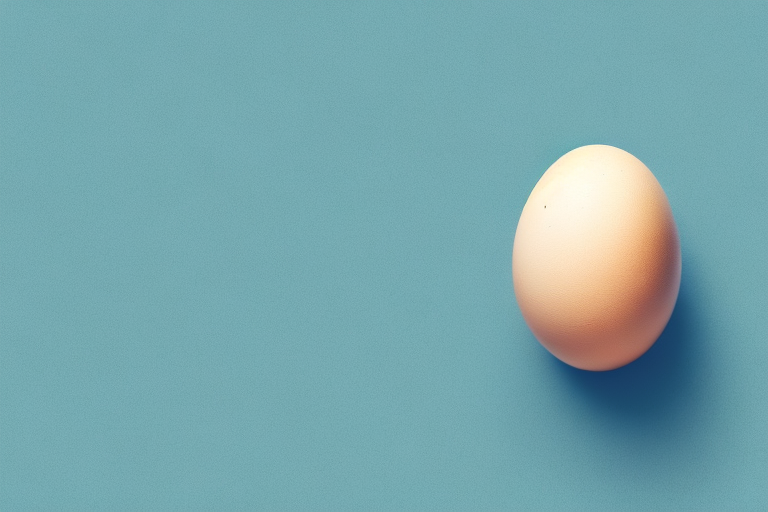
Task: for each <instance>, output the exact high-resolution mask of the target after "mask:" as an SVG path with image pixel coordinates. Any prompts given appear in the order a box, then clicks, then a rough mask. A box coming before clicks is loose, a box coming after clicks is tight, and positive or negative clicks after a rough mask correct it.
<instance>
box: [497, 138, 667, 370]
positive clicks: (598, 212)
mask: <svg viewBox="0 0 768 512" xmlns="http://www.w3.org/2000/svg"><path fill="white" fill-rule="evenodd" d="M681 270H682V259H681V252H680V240H679V237H678V232H677V226H676V225H675V220H674V217H673V216H672V209H671V207H670V204H669V201H668V199H667V196H666V194H665V193H664V190H663V189H662V188H661V185H660V184H659V182H658V181H657V180H656V177H655V176H654V175H653V173H652V172H651V171H650V170H649V169H648V168H647V167H646V166H645V165H644V164H643V163H642V162H641V161H640V160H638V159H637V158H635V157H634V156H633V155H631V154H630V153H627V152H626V151H623V150H621V149H618V148H615V147H612V146H606V145H590V146H583V147H580V148H577V149H574V150H573V151H570V152H568V153H566V154H565V155H563V156H562V157H560V159H558V160H557V161H556V162H555V163H554V164H552V166H551V167H550V168H549V169H547V171H546V172H545V173H544V175H543V176H542V177H541V179H540V180H539V181H538V183H537V184H536V186H535V187H534V188H533V191H532V192H531V195H530V196H529V197H528V201H527V202H526V204H525V206H524V208H523V212H522V214H521V215H520V220H519V222H518V225H517V230H516V232H515V240H514V246H513V250H512V277H513V285H514V291H515V296H516V298H517V302H518V305H519V306H520V310H521V312H522V315H523V318H524V319H525V321H526V323H527V324H528V326H529V327H530V329H531V331H532V332H533V334H534V336H535V337H536V339H537V340H538V341H539V342H540V343H541V344H542V345H543V346H544V347H545V348H546V349H547V350H549V351H550V352H551V353H552V354H553V355H554V356H555V357H557V358H558V359H560V360H561V361H563V362H565V363H567V364H569V365H571V366H574V367H576V368H581V369H583V370H593V371H604V370H612V369H615V368H618V367H621V366H624V365H626V364H628V363H630V362H632V361H634V360H635V359H637V358H638V357H640V356H641V355H643V354H644V353H645V352H646V351H647V350H648V349H649V348H650V347H651V346H652V345H653V344H654V343H655V342H656V340H657V339H658V337H659V335H660V334H661V333H662V331H663V330H664V327H665V326H666V324H667V322H668V321H669V318H670V316H671V315H672V310H673V309H674V307H675V303H676V301H677V296H678V292H679V289H680V275H681Z"/></svg>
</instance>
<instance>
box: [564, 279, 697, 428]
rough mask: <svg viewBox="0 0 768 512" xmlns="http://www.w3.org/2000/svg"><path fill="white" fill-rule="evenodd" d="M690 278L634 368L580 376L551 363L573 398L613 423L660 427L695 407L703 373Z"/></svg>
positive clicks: (574, 370) (632, 366) (587, 372)
mask: <svg viewBox="0 0 768 512" xmlns="http://www.w3.org/2000/svg"><path fill="white" fill-rule="evenodd" d="M690 292H691V276H690V275H689V274H688V273H686V272H685V271H684V273H683V276H682V279H681V285H680V293H679V295H678V299H677V303H676V304H675V309H674V311H673V312H672V316H671V317H670V319H669V322H668V323H667V326H666V328H665V329H664V331H663V332H662V334H661V336H659V339H658V340H657V341H656V343H654V345H653V346H652V347H651V348H650V349H649V350H648V351H647V352H646V353H645V354H643V355H642V356H641V357H640V358H638V359H637V360H635V361H633V362H632V363H630V364H628V365H626V366H623V367H621V368H617V369H616V370H611V371H605V372H592V371H586V370H579V369H577V368H574V367H572V366H569V365H567V364H565V363H562V362H561V361H559V360H557V359H555V358H554V357H553V358H551V360H552V364H553V365H554V366H555V368H556V373H557V374H559V375H560V376H561V377H563V378H564V379H565V380H566V382H567V383H568V384H569V388H570V389H571V390H572V392H573V393H575V395H576V397H575V398H580V399H583V400H585V401H586V402H588V403H589V404H590V405H591V406H593V407H594V408H596V409H597V410H603V411H604V412H605V413H606V414H609V415H611V416H614V417H626V418H628V419H633V420H637V419H642V420H645V421H654V420H658V421H662V420H664V419H665V418H668V417H670V415H671V413H672V412H673V411H676V410H679V409H680V407H679V406H680V405H681V404H683V403H685V405H686V406H690V405H691V400H692V398H693V397H694V396H695V395H696V393H693V392H692V391H693V389H692V387H693V386H692V384H693V382H694V381H695V380H696V374H697V373H698V372H699V371H700V370H699V361H700V357H699V356H700V354H698V353H697V350H698V348H697V343H696V339H697V334H696V326H697V325H698V324H699V322H697V310H696V307H695V302H694V297H693V296H691V294H690Z"/></svg>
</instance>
